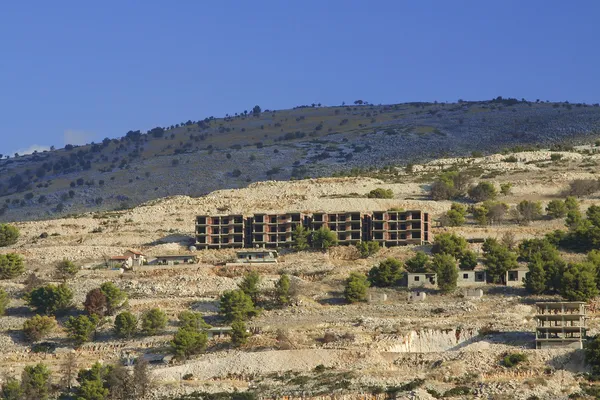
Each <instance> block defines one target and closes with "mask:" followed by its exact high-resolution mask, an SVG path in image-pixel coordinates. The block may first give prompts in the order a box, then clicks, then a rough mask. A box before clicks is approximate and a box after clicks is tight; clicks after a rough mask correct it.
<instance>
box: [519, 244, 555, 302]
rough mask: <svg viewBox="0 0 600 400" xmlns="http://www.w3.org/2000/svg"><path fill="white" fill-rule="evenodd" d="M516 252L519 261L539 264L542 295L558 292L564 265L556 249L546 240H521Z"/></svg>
mask: <svg viewBox="0 0 600 400" xmlns="http://www.w3.org/2000/svg"><path fill="white" fill-rule="evenodd" d="M518 251H519V259H520V260H522V261H525V262H528V263H532V262H533V261H537V260H539V262H540V263H541V266H542V268H543V269H544V277H545V290H544V293H554V292H558V291H559V290H560V287H561V280H562V275H563V272H564V269H565V266H566V264H565V262H564V261H563V260H562V258H561V257H560V254H559V252H558V250H557V249H556V247H555V246H554V245H553V244H552V243H551V242H550V241H549V240H548V239H546V238H544V239H527V240H523V241H522V242H521V243H520V244H519V250H518ZM535 268H537V266H535Z"/></svg>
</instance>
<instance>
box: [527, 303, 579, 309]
mask: <svg viewBox="0 0 600 400" xmlns="http://www.w3.org/2000/svg"><path fill="white" fill-rule="evenodd" d="M582 304H586V303H585V301H546V302H538V303H535V306H536V307H543V308H552V309H554V308H557V309H560V308H563V307H564V306H567V307H573V308H579V306H581V305H582Z"/></svg>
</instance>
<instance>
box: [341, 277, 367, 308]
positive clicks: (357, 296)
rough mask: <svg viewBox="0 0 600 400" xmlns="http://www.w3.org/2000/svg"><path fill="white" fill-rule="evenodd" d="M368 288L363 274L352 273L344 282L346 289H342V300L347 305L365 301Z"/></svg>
mask: <svg viewBox="0 0 600 400" xmlns="http://www.w3.org/2000/svg"><path fill="white" fill-rule="evenodd" d="M368 288H369V281H368V280H367V277H366V276H364V275H363V274H359V273H356V272H353V273H351V274H350V277H349V278H348V279H347V280H346V287H345V288H344V298H345V299H346V301H347V302H349V303H356V302H359V301H365V300H366V299H367V289H368Z"/></svg>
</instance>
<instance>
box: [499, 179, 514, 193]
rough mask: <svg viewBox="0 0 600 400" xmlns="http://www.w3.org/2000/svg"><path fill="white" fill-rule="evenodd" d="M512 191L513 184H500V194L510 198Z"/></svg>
mask: <svg viewBox="0 0 600 400" xmlns="http://www.w3.org/2000/svg"><path fill="white" fill-rule="evenodd" d="M511 191H512V183H510V182H507V183H501V184H500V193H502V195H503V196H508V195H509V194H510V193H511Z"/></svg>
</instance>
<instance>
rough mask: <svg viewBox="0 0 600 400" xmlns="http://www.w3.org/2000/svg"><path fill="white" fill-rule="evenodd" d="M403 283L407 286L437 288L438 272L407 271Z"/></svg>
mask: <svg viewBox="0 0 600 400" xmlns="http://www.w3.org/2000/svg"><path fill="white" fill-rule="evenodd" d="M401 284H402V286H404V287H407V288H436V287H437V274H434V273H429V272H405V273H404V277H403V278H402V283H401Z"/></svg>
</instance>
